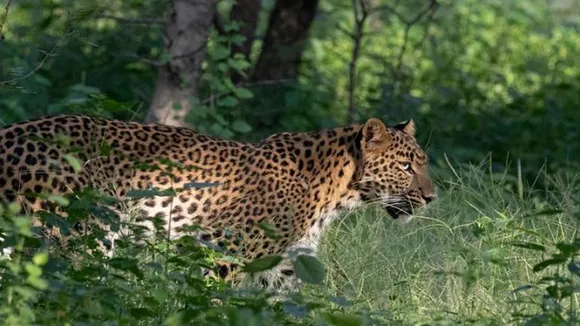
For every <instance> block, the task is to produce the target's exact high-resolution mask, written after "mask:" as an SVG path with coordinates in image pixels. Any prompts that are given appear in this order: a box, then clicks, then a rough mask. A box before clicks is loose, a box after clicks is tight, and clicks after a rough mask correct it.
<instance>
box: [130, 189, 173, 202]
mask: <svg viewBox="0 0 580 326" xmlns="http://www.w3.org/2000/svg"><path fill="white" fill-rule="evenodd" d="M173 195H175V190H173V189H165V190H159V189H155V188H153V189H132V190H129V191H127V195H126V196H127V197H130V198H137V199H138V198H147V197H153V196H160V197H170V196H173Z"/></svg>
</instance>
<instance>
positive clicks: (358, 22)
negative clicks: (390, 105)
mask: <svg viewBox="0 0 580 326" xmlns="http://www.w3.org/2000/svg"><path fill="white" fill-rule="evenodd" d="M352 6H353V11H354V20H355V24H354V32H353V33H352V34H351V33H349V34H348V35H349V36H350V37H351V38H352V41H353V46H352V55H351V57H350V63H349V65H348V121H349V123H354V120H355V119H354V116H355V108H354V95H355V94H354V93H355V89H356V68H357V66H356V65H357V62H358V58H359V57H360V46H361V43H362V38H363V36H364V25H365V23H366V20H367V18H368V17H369V11H368V9H367V4H366V3H365V0H358V1H357V0H352ZM358 6H360V13H359V8H358Z"/></svg>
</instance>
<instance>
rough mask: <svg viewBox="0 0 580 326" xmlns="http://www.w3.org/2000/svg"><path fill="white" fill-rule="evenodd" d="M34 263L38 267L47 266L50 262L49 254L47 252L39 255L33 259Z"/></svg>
mask: <svg viewBox="0 0 580 326" xmlns="http://www.w3.org/2000/svg"><path fill="white" fill-rule="evenodd" d="M32 262H33V263H34V264H35V265H37V266H43V265H46V263H47V262H48V253H47V252H40V253H37V254H36V255H34V257H33V258H32Z"/></svg>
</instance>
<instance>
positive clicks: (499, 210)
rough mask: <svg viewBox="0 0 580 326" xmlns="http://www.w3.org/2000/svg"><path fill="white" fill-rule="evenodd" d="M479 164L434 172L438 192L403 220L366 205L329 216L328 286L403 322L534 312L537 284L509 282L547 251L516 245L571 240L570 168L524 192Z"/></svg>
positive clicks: (524, 276)
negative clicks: (334, 219)
mask: <svg viewBox="0 0 580 326" xmlns="http://www.w3.org/2000/svg"><path fill="white" fill-rule="evenodd" d="M485 163H487V164H482V165H480V166H472V165H467V166H463V167H453V166H452V165H448V166H447V167H446V168H445V169H444V170H439V171H437V173H436V175H437V176H444V177H442V178H439V179H438V184H439V186H440V189H439V200H438V201H436V202H434V203H433V204H431V205H430V207H428V208H427V209H425V210H423V211H422V212H420V214H418V216H416V217H415V219H414V220H413V221H412V222H411V223H409V224H405V225H399V224H397V223H395V222H393V221H392V220H391V219H390V217H388V216H387V215H386V214H385V213H384V212H382V211H381V210H380V209H376V208H369V209H367V210H365V211H360V212H358V213H354V214H350V215H349V216H347V217H346V218H345V219H344V220H343V221H342V222H341V223H337V224H336V225H334V226H333V227H332V229H331V230H330V231H329V232H328V233H327V234H326V236H325V239H324V248H325V250H324V251H323V254H322V257H321V259H322V260H323V261H324V262H325V263H326V264H328V266H330V272H329V275H328V285H329V287H330V290H331V291H332V292H333V293H336V294H340V295H345V296H347V297H349V298H352V299H354V301H355V302H356V305H355V307H365V308H367V309H370V310H375V309H385V310H387V311H389V315H390V318H392V320H399V321H402V322H405V323H411V324H413V323H416V322H430V323H433V322H435V321H437V320H440V321H446V322H449V321H456V322H461V321H462V322H466V321H472V322H476V323H481V324H487V323H491V324H496V323H497V324H502V325H503V324H509V323H516V322H519V321H522V320H524V319H526V318H525V316H523V317H522V315H525V314H530V316H534V314H535V313H537V312H538V311H541V309H539V306H540V305H542V300H543V299H542V298H541V291H540V289H535V290H534V289H530V290H531V291H532V292H531V293H528V292H524V291H521V292H518V291H515V292H514V290H516V289H518V288H519V287H522V286H525V285H530V284H536V283H537V282H538V281H540V280H541V279H542V277H546V276H549V275H551V273H555V269H546V270H544V271H542V272H539V273H535V272H534V271H533V267H534V265H536V264H538V263H540V262H541V261H542V260H544V259H547V258H549V253H550V252H553V251H554V250H547V251H546V252H541V251H534V250H528V249H525V248H522V245H521V244H522V243H524V245H523V246H528V245H527V243H535V244H540V245H543V246H545V247H546V248H554V247H555V245H556V244H557V243H559V242H564V243H571V242H573V241H574V238H575V237H576V236H577V234H576V232H577V229H578V223H579V219H578V217H577V215H575V214H577V212H578V209H577V208H578V206H577V204H578V203H577V202H576V201H575V198H574V197H573V196H574V195H575V194H577V193H578V189H579V187H578V186H579V183H578V176H567V177H566V176H556V177H549V176H541V175H540V177H542V178H546V179H547V180H548V181H549V184H550V185H551V187H550V188H551V189H545V190H542V191H537V192H532V191H531V190H530V189H529V188H526V187H525V183H524V182H523V180H521V178H517V177H512V176H509V175H506V174H501V173H494V172H492V170H493V169H492V168H491V166H490V165H489V161H486V162H485ZM523 190H526V191H523ZM518 245H519V246H518ZM574 298H575V299H574ZM577 299H578V294H574V295H573V299H572V300H571V301H570V302H568V306H567V307H566V309H568V311H570V312H573V313H575V312H576V311H578V309H579V308H580V304H579V303H578V301H577ZM574 320H575V321H576V322H580V321H579V320H578V319H574Z"/></svg>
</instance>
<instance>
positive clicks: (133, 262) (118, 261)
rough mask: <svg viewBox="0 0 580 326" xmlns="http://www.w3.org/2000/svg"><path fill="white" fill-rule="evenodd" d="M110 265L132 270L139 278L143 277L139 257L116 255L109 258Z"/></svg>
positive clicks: (119, 268)
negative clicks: (138, 261)
mask: <svg viewBox="0 0 580 326" xmlns="http://www.w3.org/2000/svg"><path fill="white" fill-rule="evenodd" d="M109 265H110V266H111V267H113V268H115V269H118V270H122V271H128V272H131V273H133V274H134V275H135V276H137V277H138V278H139V279H141V278H143V273H142V272H141V270H140V269H139V266H138V265H137V259H134V258H122V257H115V258H112V259H110V260H109Z"/></svg>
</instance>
